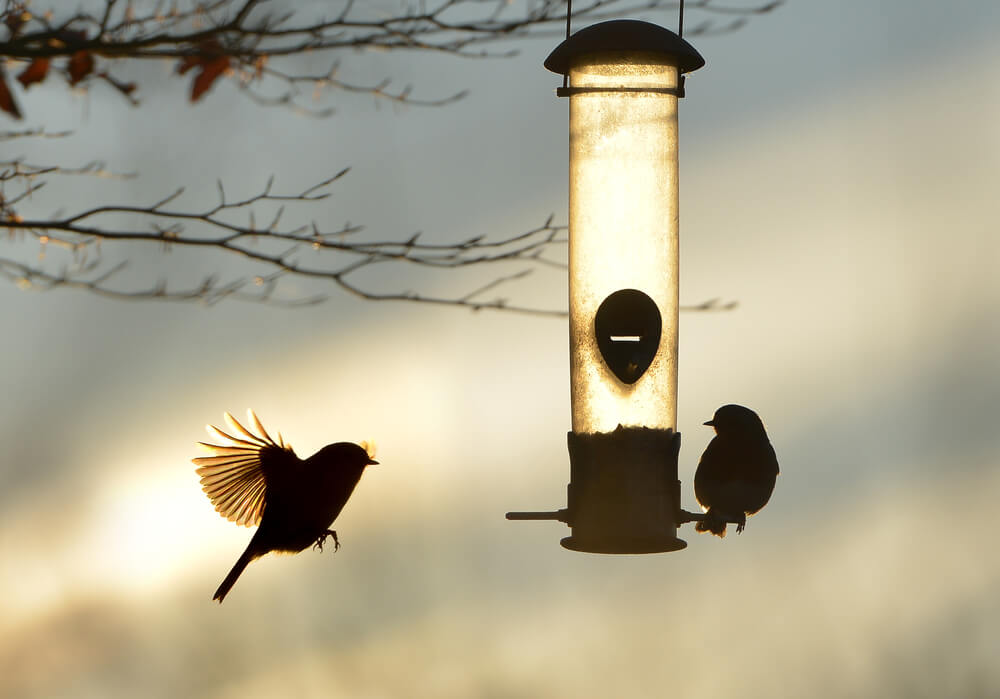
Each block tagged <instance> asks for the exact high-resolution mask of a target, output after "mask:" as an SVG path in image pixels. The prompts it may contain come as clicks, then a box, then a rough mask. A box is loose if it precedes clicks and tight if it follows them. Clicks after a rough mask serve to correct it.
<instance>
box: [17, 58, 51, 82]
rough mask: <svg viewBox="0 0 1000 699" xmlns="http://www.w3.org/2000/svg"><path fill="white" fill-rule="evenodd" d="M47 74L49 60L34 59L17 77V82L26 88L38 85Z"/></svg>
mask: <svg viewBox="0 0 1000 699" xmlns="http://www.w3.org/2000/svg"><path fill="white" fill-rule="evenodd" d="M48 73H49V59H48V58H36V59H35V60H33V61H32V62H31V63H29V64H28V67H27V68H25V69H24V70H22V71H21V74H20V75H18V76H17V80H18V82H20V83H21V85H22V86H24V87H25V88H27V87H28V86H29V85H33V84H34V83H40V82H42V81H43V80H45V76H46V75H48Z"/></svg>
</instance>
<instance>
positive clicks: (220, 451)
mask: <svg viewBox="0 0 1000 699" xmlns="http://www.w3.org/2000/svg"><path fill="white" fill-rule="evenodd" d="M249 415H250V422H251V423H252V424H253V427H254V428H256V430H257V432H258V433H259V434H254V433H253V432H251V431H250V430H248V429H247V428H246V427H244V426H243V425H241V424H240V422H239V421H238V420H237V419H236V418H234V417H233V416H232V415H230V414H229V413H225V414H224V417H225V420H226V424H227V425H228V426H229V428H230V429H231V431H232V432H233V433H234V434H236V435H239V436H234V435H233V434H229V433H227V432H223V431H222V430H220V429H219V428H218V427H215V426H214V425H206V426H205V427H206V429H207V430H208V432H209V434H212V435H213V436H216V437H218V438H220V439H222V440H224V441H226V442H229V444H209V443H206V442H198V444H199V445H200V446H201V447H202V448H203V449H205V450H206V451H208V452H210V453H211V454H213V456H198V457H195V458H193V459H191V461H192V462H193V463H194V464H195V466H197V467H198V468H196V469H195V473H197V474H198V475H199V476H200V477H201V487H202V490H204V491H205V494H206V495H208V498H209V500H211V501H212V504H213V505H215V509H216V511H217V512H218V513H219V514H220V515H222V516H223V517H225V518H226V519H229V520H231V521H233V522H236V523H237V524H239V525H242V526H245V527H248V526H251V525H254V524H258V523H260V518H261V515H262V514H263V512H264V501H265V496H266V494H267V480H266V478H265V473H264V471H265V469H264V466H263V465H262V464H261V455H262V454H263V453H264V452H265V451H266V452H269V455H268V456H266V457H265V458H268V459H271V460H272V461H275V462H280V459H278V460H276V459H274V458H273V457H274V455H275V451H274V450H281V451H282V452H285V453H287V454H288V455H290V456H291V457H292V458H297V457H295V452H293V451H292V449H291V447H290V446H287V445H286V444H285V443H284V442H283V441H282V440H281V437H280V436H279V437H278V441H277V442H275V441H274V440H273V439H271V436H270V435H269V434H268V433H267V431H266V430H265V429H264V427H263V425H261V424H260V420H258V419H257V416H256V415H255V414H254V413H253V411H249Z"/></svg>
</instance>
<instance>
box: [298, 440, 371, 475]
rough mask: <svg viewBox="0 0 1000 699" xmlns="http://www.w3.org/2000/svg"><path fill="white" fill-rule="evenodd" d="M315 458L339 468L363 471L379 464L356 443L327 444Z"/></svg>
mask: <svg viewBox="0 0 1000 699" xmlns="http://www.w3.org/2000/svg"><path fill="white" fill-rule="evenodd" d="M314 458H318V460H320V461H322V462H324V463H327V464H330V465H331V466H335V467H337V468H358V469H363V468H365V467H366V466H372V465H376V464H378V461H376V460H375V459H373V458H372V457H371V456H370V455H369V453H368V451H367V450H366V449H365V448H364V447H362V446H361V445H358V444H355V443H354V442H337V443H336V444H327V445H326V446H325V447H323V448H322V449H320V450H319V451H318V452H317V453H316V455H315V457H314Z"/></svg>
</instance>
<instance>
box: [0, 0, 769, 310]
mask: <svg viewBox="0 0 1000 699" xmlns="http://www.w3.org/2000/svg"><path fill="white" fill-rule="evenodd" d="M748 1H749V2H751V3H752V4H751V5H749V6H747V7H738V6H731V5H725V4H721V3H720V2H718V1H717V0H689V2H688V8H689V10H692V11H696V12H699V13H701V17H702V20H703V21H702V22H701V24H699V25H697V26H695V27H694V29H689V30H688V31H687V36H692V35H696V34H713V33H723V32H730V31H735V30H737V29H738V28H739V27H740V26H742V25H743V24H744V23H745V22H746V21H748V19H749V18H751V17H754V16H758V15H762V14H764V13H767V12H771V11H773V10H774V9H775V8H776V7H778V5H779V4H780V2H770V1H769V2H765V1H764V0H748ZM41 4H43V3H42V2H39V1H38V0H36V2H34V3H31V4H30V5H29V3H28V2H20V1H19V0H5V2H4V4H3V5H2V6H0V7H2V9H0V110H4V111H6V112H7V113H8V114H9V115H10V116H13V117H15V118H20V117H21V108H20V101H19V100H18V99H17V95H16V92H15V90H20V91H23V90H28V89H30V88H31V87H32V86H33V85H34V84H36V83H39V82H42V81H45V80H52V79H54V78H55V79H62V80H64V81H65V82H66V83H67V84H68V85H70V86H74V87H75V88H76V89H82V90H86V89H89V88H90V87H91V86H93V85H94V84H101V85H104V86H105V87H111V88H112V90H113V91H114V92H115V93H116V94H118V95H120V96H122V97H123V98H124V99H125V100H126V101H127V102H128V103H129V104H132V105H135V104H138V103H139V100H138V95H139V93H140V92H141V90H140V89H139V86H138V85H136V84H134V83H130V82H124V81H123V80H121V79H119V78H118V77H116V76H115V75H114V74H113V71H114V69H115V67H116V66H117V65H118V64H119V63H121V62H123V61H128V62H136V61H168V62H172V63H173V64H174V65H175V67H176V71H175V74H176V75H178V76H184V77H183V79H184V80H190V99H191V101H196V100H199V99H203V98H204V96H205V95H206V94H209V93H210V91H211V89H212V88H213V87H214V86H215V85H216V84H218V83H219V82H220V81H225V82H228V83H229V84H231V85H234V86H235V87H236V88H237V89H238V90H240V91H241V92H242V93H243V94H244V95H246V96H247V97H248V98H249V99H251V100H253V101H254V102H255V103H257V104H260V105H275V106H283V107H286V108H289V109H291V110H294V111H296V112H299V113H304V114H309V115H312V116H327V115H329V114H332V113H333V108H332V107H330V106H328V105H327V104H321V105H319V106H317V105H315V104H312V103H313V102H314V101H315V98H317V97H320V96H324V95H330V94H339V95H346V94H363V95H370V96H372V97H374V98H376V99H379V100H384V101H391V102H395V103H400V104H406V105H419V106H444V105H448V104H451V103H453V102H455V101H456V100H459V99H461V98H462V97H464V96H465V94H466V92H465V91H464V90H459V91H456V92H453V93H451V94H446V95H444V96H431V97H423V96H414V91H413V89H412V88H411V86H409V85H403V86H400V85H396V84H394V83H393V82H392V81H391V80H390V79H383V80H376V81H372V82H365V81H357V80H353V79H351V77H350V76H349V75H345V69H344V67H343V66H344V62H345V61H348V62H350V61H353V62H354V63H357V62H359V61H363V60H364V56H365V52H368V51H416V52H423V53H435V54H443V55H448V56H455V57H464V58H483V57H503V56H509V55H512V54H513V53H514V50H515V48H516V46H515V44H516V42H517V41H522V40H524V39H530V38H533V37H557V36H560V35H561V33H562V28H563V26H564V24H565V20H566V17H565V12H566V3H565V0H421V2H419V3H405V4H402V5H401V8H402V9H400V10H399V11H398V12H397V13H395V14H389V15H384V14H378V12H377V10H376V9H375V8H373V7H372V4H369V3H356V2H353V0H331V2H329V3H320V4H319V6H320V7H321V8H322V9H324V10H325V11H326V12H327V14H326V15H319V14H316V11H315V10H314V9H311V10H310V11H308V12H307V11H304V10H301V11H300V10H293V11H289V12H287V13H286V14H275V13H274V12H273V8H272V7H271V4H270V3H268V2H264V1H262V0H170V2H159V1H157V2H149V3H133V2H131V1H130V2H125V3H122V2H119V1H118V0H105V1H104V3H103V5H102V4H100V3H91V4H90V7H94V6H95V5H96V6H97V7H99V8H100V10H99V11H94V10H92V9H91V10H87V9H73V8H76V7H77V5H75V4H73V3H62V2H58V3H57V2H51V3H50V8H51V9H48V10H46V9H43V8H40V7H39V5H41ZM676 7H677V5H676V0H583V1H582V2H581V3H579V4H578V6H577V7H575V8H574V13H573V19H574V21H575V22H576V24H577V26H578V27H579V26H583V25H584V24H590V23H593V22H596V21H600V20H604V19H609V18H612V17H621V16H629V15H632V16H634V15H643V14H645V13H663V12H664V11H673V10H675V9H676ZM4 33H6V34H5V35H4ZM307 53H318V54H321V55H323V56H324V57H329V59H330V60H329V61H328V62H327V65H329V66H330V68H329V70H327V71H325V72H322V73H315V72H309V71H305V70H303V69H302V67H301V64H300V63H297V62H296V61H297V59H299V58H301V57H302V56H303V55H304V54H307ZM189 73H190V75H188V74H189ZM8 76H10V78H12V79H11V80H8ZM18 83H19V84H18ZM67 135H68V133H67V132H47V131H46V130H45V129H44V128H31V129H23V130H11V131H0V142H10V141H13V140H16V139H28V138H39V139H42V138H61V137H65V136H67ZM347 172H348V169H347V168H344V169H342V170H340V171H339V172H337V173H335V174H333V175H331V176H330V177H329V178H327V179H325V180H323V181H322V182H318V183H316V184H315V185H312V186H310V187H307V188H305V189H303V190H301V191H297V192H290V193H280V192H278V191H276V190H275V187H274V178H273V176H272V177H271V178H270V179H269V180H268V182H267V183H266V184H265V186H264V187H263V189H262V190H261V191H260V192H258V193H256V194H253V195H250V196H245V197H243V198H234V197H233V194H232V193H230V192H227V191H226V189H225V188H224V186H223V183H222V181H221V180H218V181H217V188H218V201H217V203H215V204H214V205H211V206H208V207H207V208H202V209H190V208H185V207H184V206H182V205H181V203H180V202H181V200H182V197H183V196H184V189H183V188H179V189H177V190H176V191H174V192H173V193H171V194H168V195H166V196H163V197H161V198H159V199H158V200H156V201H154V202H153V203H152V204H148V205H135V204H101V205H98V206H94V207H92V208H89V209H83V210H80V211H76V212H73V213H70V214H63V213H61V212H57V213H56V214H53V215H51V216H49V217H38V216H35V215H32V216H27V215H25V211H26V207H27V206H28V204H29V201H31V202H32V207H33V208H34V202H33V197H34V195H36V194H37V193H38V192H40V191H41V190H42V189H43V188H44V187H45V185H46V181H47V178H50V177H62V176H67V177H78V176H92V177H113V178H126V177H133V176H134V173H115V172H113V171H112V170H109V169H108V168H107V167H106V166H105V164H104V163H102V162H100V161H93V162H90V163H87V164H84V165H82V166H78V167H71V166H67V165H62V164H56V165H50V166H47V165H39V164H35V163H33V162H29V161H28V160H26V159H25V158H23V157H18V158H13V159H9V160H5V161H0V227H3V228H6V229H7V242H8V243H11V244H21V245H22V246H23V244H24V243H31V242H34V243H36V244H37V245H38V250H37V259H36V260H34V261H31V262H29V261H27V260H26V259H23V258H24V256H23V255H22V256H21V258H18V257H17V256H13V257H0V276H3V277H4V278H6V279H7V280H9V281H12V282H14V283H16V284H17V285H19V286H21V287H24V288H32V289H52V288H59V287H68V288H78V289H84V290H87V291H90V292H92V293H96V294H99V295H103V296H109V297H114V298H122V299H158V300H171V301H192V300H197V301H200V302H203V303H208V304H212V303H217V302H218V301H220V300H223V299H241V300H248V301H255V302H262V303H270V304H281V305H301V304H313V303H318V302H319V301H321V300H323V299H325V298H326V297H327V295H328V294H327V293H321V294H313V293H311V292H302V291H301V289H300V288H298V285H297V284H291V283H290V282H291V281H292V280H298V282H302V283H312V284H314V285H315V284H328V285H333V287H334V288H335V289H336V290H338V291H340V292H346V293H348V294H351V295H354V296H357V297H359V298H363V299H367V300H374V301H384V300H391V301H408V302H418V303H426V304H437V305H452V306H460V307H465V308H470V309H472V310H483V309H492V310H505V311H515V312H521V313H533V314H540V315H564V314H565V312H564V311H562V310H559V309H540V308H535V307H532V306H530V305H519V304H517V303H512V302H510V301H509V300H508V299H506V298H503V297H495V298H490V297H489V296H487V294H492V293H495V292H497V291H498V290H499V289H502V288H509V285H511V284H512V283H514V282H518V281H521V280H523V279H525V278H526V277H527V276H528V275H529V274H531V273H533V272H535V271H546V270H559V273H562V271H563V270H564V269H565V267H566V263H565V252H564V247H565V244H566V227H565V226H560V225H555V224H554V223H553V219H552V217H551V216H550V217H549V218H548V220H547V221H545V222H544V223H543V224H542V225H540V226H537V227H535V228H532V229H530V230H526V231H521V232H518V233H514V234H510V235H507V236H499V237H494V238H487V237H485V236H483V235H481V234H478V233H470V234H469V235H468V237H465V238H463V239H461V240H458V241H449V240H435V239H433V238H432V237H430V236H424V235H422V234H421V233H420V232H416V233H409V234H406V235H405V236H400V237H398V238H391V237H390V238H376V239H370V237H366V236H364V235H363V233H364V227H363V226H359V225H355V224H351V223H349V222H348V223H344V224H343V225H342V226H334V227H332V228H329V229H327V228H325V227H321V226H320V225H319V224H317V223H316V222H315V221H309V222H307V223H302V222H301V221H302V220H303V219H302V218H301V217H300V215H299V211H300V210H301V207H302V206H307V205H309V204H313V203H315V202H319V201H322V200H324V199H326V198H327V197H329V196H330V191H329V188H330V187H331V186H332V185H333V184H334V183H335V182H337V181H338V180H339V179H340V178H342V177H344V176H345V175H346V174H347ZM286 207H287V210H286ZM289 218H293V219H296V220H298V221H299V222H298V223H291V224H288V223H285V221H286V220H287V219H289ZM237 219H238V220H239V221H241V222H245V223H237V222H236V221H237ZM258 220H261V221H266V222H267V223H266V225H263V226H261V225H258V224H257V221H258ZM123 221H127V222H129V223H127V224H125V223H122V222H123ZM102 244H103V245H104V246H105V248H107V247H108V246H109V245H110V246H112V248H113V250H114V251H120V250H123V249H125V248H126V247H127V248H128V249H130V250H133V251H135V250H145V249H152V250H154V251H156V250H163V251H167V250H192V251H205V252H208V253H217V254H219V255H221V256H223V257H224V258H228V259H237V260H240V261H242V262H243V263H244V264H246V265H248V266H249V267H250V269H249V270H248V271H244V272H243V273H240V274H237V275H236V276H234V277H233V278H232V279H228V280H221V281H220V279H219V278H218V277H217V276H216V275H211V276H208V277H206V278H204V279H202V280H200V281H199V282H197V283H195V284H193V285H192V284H188V285H187V286H185V285H184V283H183V282H181V283H178V282H177V281H176V280H175V281H173V282H172V283H168V281H167V280H162V281H160V282H158V283H155V284H152V285H148V286H146V287H145V288H139V289H136V288H135V287H134V286H133V285H131V283H130V282H129V280H128V279H127V275H128V274H129V272H130V270H131V269H132V268H131V267H130V266H129V265H128V264H127V262H126V260H121V259H117V258H115V259H106V258H105V257H104V256H103V253H102ZM23 249H24V248H23V247H22V248H21V250H23ZM32 255H35V252H34V251H33V250H29V256H32ZM60 263H61V264H62V266H61V267H58V269H59V271H53V269H54V266H58V265H59V264H60ZM386 265H393V266H395V267H396V268H399V269H401V270H402V269H408V270H414V271H418V270H429V271H437V272H443V273H455V274H459V272H460V270H464V269H468V268H471V267H477V268H479V267H481V266H483V265H488V266H491V269H492V270H494V273H493V274H492V275H491V279H490V281H487V282H486V283H483V282H482V279H480V280H478V281H477V282H476V283H474V284H471V285H470V286H472V289H471V290H468V289H466V290H462V291H458V292H456V293H454V294H451V295H435V294H425V293H421V292H415V291H384V290H373V289H371V288H369V285H370V284H371V281H370V279H368V280H367V282H366V276H365V275H366V274H367V273H368V272H369V271H371V270H373V269H377V268H384V267H385V266H386ZM734 305H735V304H733V303H729V304H723V303H721V302H719V301H718V300H711V301H706V302H704V303H701V304H698V305H696V306H690V307H686V308H687V309H688V310H697V311H715V310H727V309H730V308H732V307H733V306H734Z"/></svg>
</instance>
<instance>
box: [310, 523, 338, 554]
mask: <svg viewBox="0 0 1000 699" xmlns="http://www.w3.org/2000/svg"><path fill="white" fill-rule="evenodd" d="M328 536H332V537H333V552H334V553H336V552H337V551H339V550H340V541H339V540H338V539H337V532H335V531H334V530H332V529H327V530H326V531H325V532H323V533H322V534H320V535H319V536H318V537H317V538H316V543H315V544H313V548H314V549H319V550H320V551H322V550H323V542H324V541H326V538H327V537H328Z"/></svg>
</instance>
